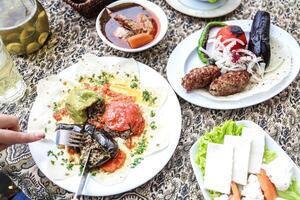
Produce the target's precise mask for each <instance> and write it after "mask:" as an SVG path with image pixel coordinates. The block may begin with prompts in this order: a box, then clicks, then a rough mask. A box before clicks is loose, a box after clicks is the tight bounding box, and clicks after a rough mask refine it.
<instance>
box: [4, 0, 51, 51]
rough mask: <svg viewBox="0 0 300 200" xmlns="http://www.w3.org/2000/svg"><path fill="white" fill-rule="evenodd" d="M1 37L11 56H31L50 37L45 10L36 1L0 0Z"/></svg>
mask: <svg viewBox="0 0 300 200" xmlns="http://www.w3.org/2000/svg"><path fill="white" fill-rule="evenodd" d="M0 13H1V15H0V36H1V37H2V40H3V43H4V45H5V46H6V49H7V50H8V51H9V52H10V53H11V54H17V55H22V54H31V53H33V52H35V51H37V50H38V49H40V48H41V47H42V46H43V45H44V43H45V42H46V40H47V38H48V36H49V22H48V17H47V14H46V11H45V9H44V8H43V7H42V5H41V4H40V3H39V2H38V1H36V0H9V1H7V0H0Z"/></svg>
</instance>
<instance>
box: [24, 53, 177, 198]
mask: <svg viewBox="0 0 300 200" xmlns="http://www.w3.org/2000/svg"><path fill="white" fill-rule="evenodd" d="M123 60H125V58H120V57H101V58H98V61H99V62H101V63H106V64H107V65H109V66H110V65H113V64H116V63H118V62H120V61H123ZM138 67H139V71H140V81H141V84H143V85H151V86H152V87H159V88H161V87H163V88H165V91H166V92H167V94H168V96H167V99H166V102H165V103H164V104H163V106H162V107H161V108H160V109H159V111H157V115H163V116H165V117H166V119H167V120H166V121H165V122H164V130H168V134H169V145H168V146H167V147H166V148H164V149H162V150H160V151H158V152H156V153H154V154H151V155H149V156H145V157H144V160H143V161H142V162H141V164H139V165H138V166H137V167H136V168H133V169H131V168H130V169H129V170H130V171H129V173H128V175H127V177H126V178H125V180H124V181H123V182H121V183H118V184H115V185H109V186H108V185H100V184H99V183H97V182H96V181H95V180H94V179H92V178H90V177H88V179H87V182H86V186H85V188H84V190H83V194H84V195H88V196H107V195H114V194H118V193H123V192H126V191H129V190H132V189H134V188H136V187H138V186H140V185H142V184H144V183H146V182H147V181H149V180H150V179H151V178H153V177H154V176H155V175H156V174H157V173H159V172H160V171H161V170H162V168H163V167H164V166H165V165H166V164H167V162H168V161H169V159H170V158H171V156H172V155H173V153H174V151H175V149H176V146H177V144H178V141H179V138H180V132H181V109H180V105H179V102H178V99H177V97H176V94H175V93H174V91H173V90H172V88H171V87H170V85H169V84H168V82H167V81H166V80H165V79H164V78H163V77H162V76H161V75H160V74H159V73H157V72H156V71H155V70H154V69H152V68H150V67H148V66H147V65H145V64H143V63H140V62H139V63H138ZM61 73H63V71H62V72H61ZM47 89H50V90H51V88H47ZM40 103H41V102H37V101H35V103H34V104H33V108H32V109H36V108H35V107H36V106H39V104H40ZM30 123H34V120H33V119H32V116H30V117H29V123H28V127H30V126H31V125H30ZM46 123H47V122H46ZM165 126H166V127H165ZM29 131H30V130H29ZM55 146H56V145H55V144H54V142H52V141H50V140H44V141H39V142H35V143H31V144H29V148H30V152H31V154H32V157H33V159H34V161H35V163H36V164H37V166H38V168H39V169H40V170H41V171H42V172H43V174H45V175H46V176H47V177H48V178H49V179H50V180H51V181H53V182H54V183H55V184H56V185H58V186H60V187H62V188H64V189H66V190H68V191H70V192H75V191H77V188H78V185H79V181H80V178H79V176H77V175H75V176H72V177H69V178H66V179H64V180H57V179H55V178H54V177H53V175H51V173H49V170H48V167H49V164H48V163H49V157H48V156H47V152H48V151H49V150H53V149H54V148H55Z"/></svg>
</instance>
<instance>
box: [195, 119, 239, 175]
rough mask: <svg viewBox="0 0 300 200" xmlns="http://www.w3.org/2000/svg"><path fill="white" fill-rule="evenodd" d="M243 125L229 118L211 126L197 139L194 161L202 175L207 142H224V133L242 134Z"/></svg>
mask: <svg viewBox="0 0 300 200" xmlns="http://www.w3.org/2000/svg"><path fill="white" fill-rule="evenodd" d="M243 127H244V126H243V125H237V124H236V123H235V122H234V121H232V120H229V121H226V122H224V124H222V125H221V126H217V127H215V128H213V130H212V131H210V132H206V133H204V134H203V135H202V136H201V137H200V138H199V140H198V151H197V153H196V157H195V162H196V163H197V165H198V166H199V168H200V170H201V172H202V174H203V176H204V174H205V163H206V151H207V144H208V143H218V144H223V143H224V137H225V135H236V136H240V135H241V134H242V130H243Z"/></svg>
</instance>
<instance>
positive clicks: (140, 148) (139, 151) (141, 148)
mask: <svg viewBox="0 0 300 200" xmlns="http://www.w3.org/2000/svg"><path fill="white" fill-rule="evenodd" d="M137 144H138V146H137V147H136V148H135V150H134V155H141V154H142V153H144V151H145V150H146V148H147V146H148V141H147V138H146V137H145V135H144V136H143V137H142V139H141V140H140V141H139V142H138V143H137Z"/></svg>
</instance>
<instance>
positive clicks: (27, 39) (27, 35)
mask: <svg viewBox="0 0 300 200" xmlns="http://www.w3.org/2000/svg"><path fill="white" fill-rule="evenodd" d="M35 39H36V31H35V28H34V27H33V26H28V27H26V28H24V30H23V31H22V32H21V34H20V41H21V43H22V44H24V45H27V44H29V43H31V42H33V41H34V40H35Z"/></svg>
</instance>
